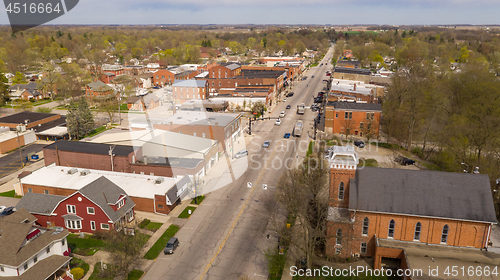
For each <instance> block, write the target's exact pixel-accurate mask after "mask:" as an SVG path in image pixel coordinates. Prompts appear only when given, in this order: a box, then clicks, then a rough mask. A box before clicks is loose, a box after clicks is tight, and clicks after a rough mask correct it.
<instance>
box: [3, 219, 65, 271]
mask: <svg viewBox="0 0 500 280" xmlns="http://www.w3.org/2000/svg"><path fill="white" fill-rule="evenodd" d="M13 215H17V211H16V212H14V213H13V214H11V215H9V216H13ZM9 216H6V217H9ZM31 216H32V215H31ZM4 218H5V217H4ZM4 218H0V232H1V235H0V248H2V249H1V250H0V264H4V265H10V266H16V267H18V266H20V265H21V264H23V263H24V262H26V261H27V260H28V259H29V258H31V257H32V256H33V255H34V254H36V253H38V252H40V251H41V250H43V249H44V248H46V247H47V246H48V245H49V244H50V243H52V242H53V241H55V240H61V239H62V238H65V237H66V236H67V235H68V230H66V229H65V230H63V231H62V232H60V233H56V230H54V229H47V228H43V227H39V226H33V225H32V224H30V223H19V222H10V221H7V220H5V219H4ZM34 230H39V231H40V235H38V236H37V237H35V238H33V239H31V240H30V241H29V242H27V236H28V234H30V233H31V232H32V231H34Z"/></svg>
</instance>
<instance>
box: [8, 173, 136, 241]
mask: <svg viewBox="0 0 500 280" xmlns="http://www.w3.org/2000/svg"><path fill="white" fill-rule="evenodd" d="M134 206H135V203H134V202H133V201H132V199H131V198H130V197H129V196H128V195H127V193H126V192H125V191H124V190H123V189H121V188H120V187H118V186H117V185H116V184H114V183H113V182H111V181H110V180H108V179H106V177H104V176H102V177H99V178H97V179H96V180H95V181H93V182H91V183H89V184H88V185H86V186H84V187H83V188H81V189H79V190H77V191H76V192H74V193H73V194H71V195H69V196H62V195H51V194H45V193H25V195H24V196H23V197H22V198H21V200H20V201H19V203H18V204H17V205H16V208H18V209H20V208H24V209H26V210H28V212H30V213H31V214H32V215H34V216H35V217H36V218H37V219H38V220H37V223H38V224H40V225H42V226H46V227H54V226H59V227H64V228H66V229H68V230H69V231H70V232H87V233H94V232H96V231H98V230H111V229H114V230H120V229H122V228H123V227H126V226H127V224H129V223H130V222H132V220H133V219H134Z"/></svg>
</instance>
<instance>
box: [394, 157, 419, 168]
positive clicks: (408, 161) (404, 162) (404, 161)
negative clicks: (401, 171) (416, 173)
mask: <svg viewBox="0 0 500 280" xmlns="http://www.w3.org/2000/svg"><path fill="white" fill-rule="evenodd" d="M396 162H397V163H399V164H401V165H405V166H406V165H414V164H415V161H414V160H412V159H409V158H407V157H401V156H400V157H397V158H396Z"/></svg>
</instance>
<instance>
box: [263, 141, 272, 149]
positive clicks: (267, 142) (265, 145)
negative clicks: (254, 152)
mask: <svg viewBox="0 0 500 280" xmlns="http://www.w3.org/2000/svg"><path fill="white" fill-rule="evenodd" d="M269 144H271V142H270V141H269V140H267V141H265V142H264V144H263V145H262V147H264V148H269Z"/></svg>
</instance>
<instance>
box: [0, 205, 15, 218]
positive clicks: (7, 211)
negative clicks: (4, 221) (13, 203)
mask: <svg viewBox="0 0 500 280" xmlns="http://www.w3.org/2000/svg"><path fill="white" fill-rule="evenodd" d="M12 213H14V207H7V208H5V209H4V210H3V211H2V212H1V213H0V217H2V216H8V215H10V214H12Z"/></svg>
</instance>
